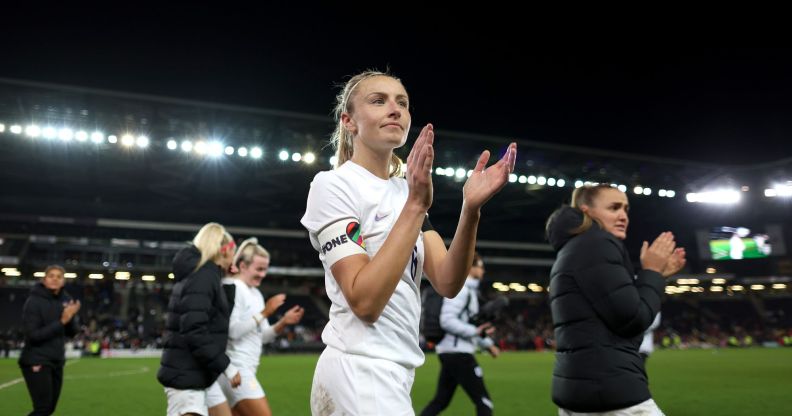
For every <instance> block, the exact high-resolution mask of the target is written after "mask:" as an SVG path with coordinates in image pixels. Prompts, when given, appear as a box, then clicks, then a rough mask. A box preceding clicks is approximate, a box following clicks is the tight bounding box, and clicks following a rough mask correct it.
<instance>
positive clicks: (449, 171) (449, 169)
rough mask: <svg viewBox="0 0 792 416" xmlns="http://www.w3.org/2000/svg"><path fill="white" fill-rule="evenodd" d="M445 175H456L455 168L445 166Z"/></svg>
mask: <svg viewBox="0 0 792 416" xmlns="http://www.w3.org/2000/svg"><path fill="white" fill-rule="evenodd" d="M445 176H449V177H450V176H454V168H452V167H450V166H448V167H446V168H445Z"/></svg>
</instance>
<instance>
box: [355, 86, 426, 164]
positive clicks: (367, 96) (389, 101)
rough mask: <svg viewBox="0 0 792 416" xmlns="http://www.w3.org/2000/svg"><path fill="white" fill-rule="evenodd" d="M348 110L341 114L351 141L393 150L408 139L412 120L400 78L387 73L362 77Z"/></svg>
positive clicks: (375, 147)
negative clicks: (352, 138) (366, 77)
mask: <svg viewBox="0 0 792 416" xmlns="http://www.w3.org/2000/svg"><path fill="white" fill-rule="evenodd" d="M351 100H352V101H351V109H352V111H351V112H350V113H344V114H342V115H341V121H342V122H343V123H344V126H345V127H346V129H347V130H349V131H350V132H351V133H352V134H353V135H354V137H355V141H354V143H355V144H354V145H355V146H359V145H363V146H366V147H369V148H371V149H372V150H378V151H382V150H393V149H395V148H398V147H401V146H403V145H404V143H405V142H406V141H407V133H408V132H409V131H410V123H411V121H412V119H411V117H410V111H409V106H410V103H409V98H408V97H407V91H406V90H405V89H404V86H403V85H402V84H401V82H399V81H397V80H395V79H393V78H391V77H388V76H375V77H371V78H368V79H365V80H363V81H361V82H360V84H358V85H357V87H355V91H354V92H353V93H352V98H351Z"/></svg>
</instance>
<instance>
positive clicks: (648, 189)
mask: <svg viewBox="0 0 792 416" xmlns="http://www.w3.org/2000/svg"><path fill="white" fill-rule="evenodd" d="M643 194H644V195H646V196H649V195H651V194H652V188H644V189H643Z"/></svg>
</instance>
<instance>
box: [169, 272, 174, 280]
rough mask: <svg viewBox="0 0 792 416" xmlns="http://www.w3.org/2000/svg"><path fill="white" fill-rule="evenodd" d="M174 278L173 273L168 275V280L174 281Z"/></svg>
mask: <svg viewBox="0 0 792 416" xmlns="http://www.w3.org/2000/svg"><path fill="white" fill-rule="evenodd" d="M175 278H176V276H174V275H173V273H168V279H175Z"/></svg>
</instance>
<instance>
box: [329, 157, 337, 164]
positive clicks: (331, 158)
mask: <svg viewBox="0 0 792 416" xmlns="http://www.w3.org/2000/svg"><path fill="white" fill-rule="evenodd" d="M336 163H338V156H330V166H335V165H336Z"/></svg>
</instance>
